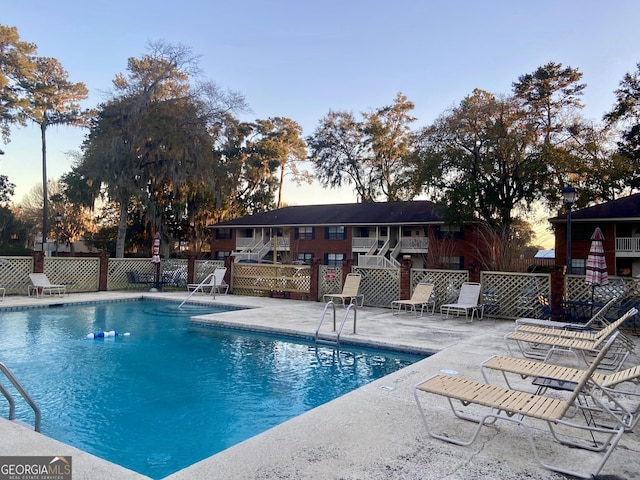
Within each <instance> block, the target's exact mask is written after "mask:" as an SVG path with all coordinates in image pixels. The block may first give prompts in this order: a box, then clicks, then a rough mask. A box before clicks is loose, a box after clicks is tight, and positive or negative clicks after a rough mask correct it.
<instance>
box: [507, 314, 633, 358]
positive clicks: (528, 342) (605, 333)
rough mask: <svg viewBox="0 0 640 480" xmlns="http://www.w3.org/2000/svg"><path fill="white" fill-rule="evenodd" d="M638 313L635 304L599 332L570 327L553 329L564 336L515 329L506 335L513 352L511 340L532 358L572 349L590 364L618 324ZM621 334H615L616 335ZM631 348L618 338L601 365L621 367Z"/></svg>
mask: <svg viewBox="0 0 640 480" xmlns="http://www.w3.org/2000/svg"><path fill="white" fill-rule="evenodd" d="M637 313H638V310H637V309H636V308H631V309H630V310H629V311H628V312H627V313H625V314H624V315H622V316H621V317H620V318H619V319H618V320H616V321H615V322H613V323H611V324H610V325H608V326H607V327H605V328H603V329H602V330H598V331H597V332H596V333H592V332H572V331H568V330H559V329H550V330H552V331H553V332H562V333H563V334H564V335H565V336H558V335H555V334H541V333H531V332H522V331H519V330H516V331H515V332H511V333H508V334H507V335H505V337H504V338H505V341H506V342H507V348H508V349H509V354H510V355H513V353H512V352H511V344H512V343H515V344H516V345H517V346H518V349H519V350H520V353H521V354H522V355H523V356H524V357H526V358H533V359H538V360H543V361H545V362H547V361H548V360H549V359H550V358H551V356H552V355H553V354H554V353H556V352H565V353H571V354H573V355H574V356H575V357H576V358H582V359H583V360H584V361H585V363H586V364H587V365H589V364H590V363H591V358H593V356H594V355H595V354H596V353H597V352H599V351H600V348H601V347H602V345H604V343H605V342H606V341H607V339H608V338H609V337H611V336H612V335H613V334H614V333H616V332H617V330H618V328H619V327H620V326H621V325H622V324H623V323H624V322H626V321H627V320H628V319H629V318H631V317H633V316H634V315H636V314H637ZM569 334H572V335H570V336H569ZM617 336H618V335H616V337H617ZM630 353H631V350H630V349H629V346H628V345H627V344H626V342H622V341H621V342H618V343H617V344H616V345H614V347H613V348H611V349H610V354H609V356H608V357H607V358H606V360H605V361H603V362H602V365H601V368H607V369H610V370H619V369H620V367H621V366H622V364H623V363H624V361H625V360H626V359H627V357H628V356H629V354H630Z"/></svg>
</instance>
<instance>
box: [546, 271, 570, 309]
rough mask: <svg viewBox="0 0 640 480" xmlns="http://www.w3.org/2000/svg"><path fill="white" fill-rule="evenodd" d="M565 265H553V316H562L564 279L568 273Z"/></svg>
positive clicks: (551, 300)
mask: <svg viewBox="0 0 640 480" xmlns="http://www.w3.org/2000/svg"><path fill="white" fill-rule="evenodd" d="M566 268H567V267H566V266H565V265H553V266H552V267H551V299H550V302H551V305H550V307H551V315H552V317H556V318H557V317H562V316H563V315H564V310H563V308H562V299H563V298H564V280H565V273H566Z"/></svg>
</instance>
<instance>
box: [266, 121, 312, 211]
mask: <svg viewBox="0 0 640 480" xmlns="http://www.w3.org/2000/svg"><path fill="white" fill-rule="evenodd" d="M256 127H257V128H256V131H257V133H258V134H259V135H260V136H261V138H260V140H259V141H258V142H256V148H257V150H259V151H260V152H261V154H262V155H263V156H264V157H265V160H266V159H269V158H271V159H273V160H275V161H276V162H277V163H278V168H279V170H280V171H279V179H278V201H277V203H276V208H280V207H281V206H282V189H283V186H284V179H285V176H286V175H287V174H288V175H290V176H291V177H292V178H293V180H294V181H295V182H297V183H298V184H300V182H302V181H306V182H307V183H311V182H312V180H313V178H312V177H311V175H309V173H308V172H306V171H303V170H301V169H299V168H298V165H299V164H300V163H302V162H304V161H305V160H306V156H307V151H306V145H305V143H304V140H303V139H302V137H301V136H302V127H300V125H298V123H296V122H295V121H293V120H291V119H290V118H284V117H274V118H269V119H267V120H257V121H256Z"/></svg>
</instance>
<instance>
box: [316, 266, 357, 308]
mask: <svg viewBox="0 0 640 480" xmlns="http://www.w3.org/2000/svg"><path fill="white" fill-rule="evenodd" d="M360 280H362V275H360V274H359V273H349V274H347V278H346V279H345V280H344V286H343V287H342V293H325V294H324V295H323V296H322V301H323V302H329V301H333V299H334V298H337V299H339V300H342V306H343V307H346V306H347V304H354V305H356V306H358V307H362V306H363V305H364V295H363V294H361V293H360Z"/></svg>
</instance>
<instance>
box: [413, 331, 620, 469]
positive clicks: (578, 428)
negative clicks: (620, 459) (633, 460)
mask: <svg viewBox="0 0 640 480" xmlns="http://www.w3.org/2000/svg"><path fill="white" fill-rule="evenodd" d="M616 336H617V334H614V335H612V336H611V338H610V339H609V340H608V342H607V343H606V344H605V345H604V347H603V348H602V351H601V352H600V353H599V354H598V356H597V357H596V359H595V360H594V361H593V363H592V365H591V366H590V367H589V368H588V369H587V370H584V371H583V373H582V375H581V376H580V377H579V378H577V379H576V383H575V387H574V388H573V389H572V391H571V392H570V395H569V396H568V397H567V398H566V399H559V398H555V397H551V396H545V395H539V394H535V393H529V392H523V391H520V390H512V389H510V388H505V387H498V386H496V385H489V384H487V383H484V382H477V381H474V380H469V379H465V378H463V377H461V376H459V375H449V374H442V373H439V374H436V375H433V376H431V377H429V378H427V379H426V380H425V381H423V382H420V383H418V384H416V385H415V387H414V397H415V401H416V404H417V406H418V409H419V411H420V416H421V417H422V422H423V424H424V426H425V428H426V430H427V433H428V434H429V435H430V436H431V437H433V438H436V439H439V440H443V441H445V442H449V443H453V444H456V445H462V446H467V445H471V444H472V443H473V442H474V441H475V440H476V439H477V438H478V434H479V433H480V430H481V429H482V427H483V426H484V425H494V424H495V423H496V422H497V421H498V420H504V421H508V422H513V423H515V424H516V425H520V426H522V427H523V428H524V429H525V433H526V438H527V440H528V441H529V444H530V446H531V449H532V454H533V455H532V456H533V458H534V459H535V460H536V461H537V462H538V463H539V464H540V465H541V466H542V467H544V468H547V469H549V470H553V471H556V472H560V473H563V474H569V475H573V476H576V477H580V478H592V477H594V476H596V475H598V474H599V473H600V471H601V470H602V468H603V467H604V464H605V463H606V461H607V459H608V458H609V456H610V455H611V453H612V452H613V449H614V448H615V447H616V445H617V444H618V442H619V441H620V439H621V438H622V436H623V435H624V432H625V430H626V426H627V425H629V424H630V421H629V419H628V418H626V415H627V412H625V411H616V410H612V409H611V408H610V406H609V401H610V400H612V397H611V395H610V393H609V392H607V390H605V389H602V388H601V387H600V386H599V385H598V384H597V382H595V381H594V380H593V378H592V375H593V374H594V372H595V370H596V368H598V366H599V364H600V362H601V361H602V359H603V358H604V357H605V355H606V354H607V352H608V350H609V348H610V347H611V344H612V343H613V342H614V341H615V338H616ZM426 394H430V395H436V396H440V397H444V398H446V399H447V401H448V404H449V406H450V407H451V410H452V412H453V414H454V415H455V416H456V417H457V418H461V419H464V420H469V421H472V422H474V423H476V424H477V427H476V428H475V430H474V431H473V433H472V434H471V436H470V438H468V439H463V438H459V437H454V436H453V435H452V434H451V433H452V429H451V428H449V429H447V432H446V433H438V432H436V431H435V430H434V429H433V428H432V427H431V425H430V423H429V422H428V421H427V413H430V416H431V417H439V418H441V417H442V415H441V411H440V410H439V409H438V408H436V405H437V404H436V403H435V402H434V401H433V399H432V398H430V399H429V401H428V402H427V401H425V399H423V398H422V397H423V396H426ZM581 395H585V396H588V397H590V398H591V399H593V401H594V402H597V404H598V410H599V412H602V413H603V414H604V415H606V418H605V419H604V422H603V424H600V423H599V424H598V425H593V424H591V423H589V422H586V421H581V415H575V411H576V408H575V407H576V402H577V401H578V397H579V396H581ZM454 401H456V402H455V403H454ZM457 401H459V402H460V403H461V404H462V405H461V406H458V404H457ZM473 405H475V406H476V408H473V410H476V411H475V414H473V412H472V410H471V407H472V406H473ZM478 410H479V411H478ZM574 417H575V419H574ZM536 421H540V422H543V423H546V424H547V426H548V428H549V431H550V434H551V437H550V438H552V439H553V440H555V441H557V442H558V443H560V444H561V445H564V446H567V447H570V448H569V449H568V452H567V453H566V455H564V456H557V455H556V456H555V457H556V458H558V457H559V458H566V456H570V455H571V452H572V451H574V450H573V448H581V449H584V450H587V451H590V452H592V454H593V455H594V457H596V458H594V459H593V460H594V461H593V463H592V464H591V465H590V462H589V459H587V458H584V460H582V461H581V462H579V465H580V466H581V467H582V468H583V470H580V471H572V470H569V469H568V465H562V464H557V463H551V462H550V461H545V460H543V459H542V458H541V454H543V453H545V452H548V451H549V449H541V448H538V446H537V442H538V441H539V440H540V439H541V434H542V432H543V431H542V430H540V429H536V430H535V435H534V428H535V427H534V422H536ZM580 432H582V434H580ZM507 433H509V432H508V431H504V432H501V433H500V434H507ZM585 457H586V456H585Z"/></svg>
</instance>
